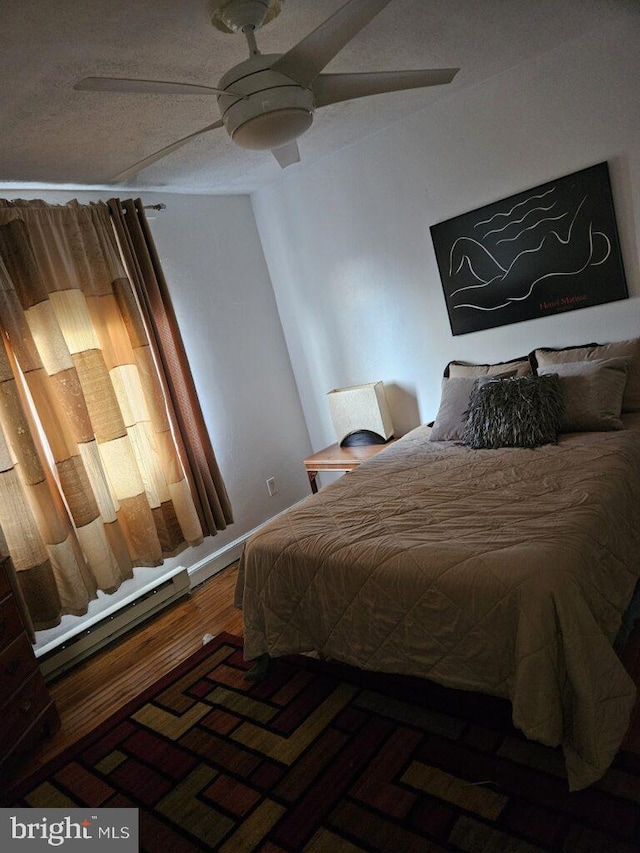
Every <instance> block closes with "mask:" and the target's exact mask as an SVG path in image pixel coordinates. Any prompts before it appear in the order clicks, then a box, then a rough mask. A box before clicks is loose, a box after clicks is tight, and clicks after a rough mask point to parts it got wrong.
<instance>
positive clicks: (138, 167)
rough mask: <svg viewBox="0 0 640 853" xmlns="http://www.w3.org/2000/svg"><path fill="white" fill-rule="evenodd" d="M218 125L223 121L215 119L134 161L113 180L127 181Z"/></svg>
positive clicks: (220, 125)
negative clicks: (211, 122) (182, 137)
mask: <svg viewBox="0 0 640 853" xmlns="http://www.w3.org/2000/svg"><path fill="white" fill-rule="evenodd" d="M217 127H222V121H214V123H213V124H208V125H207V126H206V127H203V128H201V129H200V130H196V132H195V133H190V134H189V136H185V137H184V139H179V140H178V141H177V142H172V143H171V145H167V146H165V147H164V148H161V149H160V151H156V153H155V154H150V155H149V156H148V157H145V158H144V159H142V160H138V162H137V163H134V164H133V166H129V168H128V169H125V170H124V171H123V172H119V173H118V174H117V175H114V177H113V178H112V180H114V181H126V180H127V179H128V178H132V177H133V176H134V175H135V174H137V173H138V172H140V171H142V169H146V168H147V166H150V165H151V164H152V163H155V162H156V161H157V160H161V159H162V158H163V157H166V156H167V154H171V152H172V151H176V150H177V149H178V148H181V147H182V146H183V145H184V144H185V142H189V140H190V139H194V138H195V137H196V136H200V134H202V133H208V131H210V130H215V129H216V128H217Z"/></svg>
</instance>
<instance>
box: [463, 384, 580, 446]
mask: <svg viewBox="0 0 640 853" xmlns="http://www.w3.org/2000/svg"><path fill="white" fill-rule="evenodd" d="M563 411H564V405H563V401H562V390H561V387H560V379H559V378H558V376H557V374H555V373H551V374H548V375H546V376H516V377H513V378H511V379H491V378H489V377H487V378H482V379H478V380H477V381H476V382H475V384H474V387H473V390H472V392H471V396H470V398H469V409H468V410H467V418H466V422H465V426H464V429H463V432H462V440H463V442H464V443H465V444H467V445H469V447H473V448H474V449H476V450H477V449H481V448H486V449H489V450H495V449H496V448H497V447H540V445H542V444H552V443H555V442H557V441H558V435H559V432H560V421H561V419H562V414H563Z"/></svg>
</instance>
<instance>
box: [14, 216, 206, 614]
mask: <svg viewBox="0 0 640 853" xmlns="http://www.w3.org/2000/svg"><path fill="white" fill-rule="evenodd" d="M0 333H1V335H2V341H1V342H0V554H1V555H4V554H5V553H8V554H9V555H10V556H11V559H12V563H13V566H14V568H15V571H16V578H17V580H18V582H19V586H20V589H21V591H22V595H23V598H24V600H25V602H26V606H27V607H28V610H29V613H30V616H31V620H32V622H33V625H34V627H35V628H36V630H38V629H42V628H47V627H51V626H53V625H55V624H57V623H58V622H59V620H60V617H61V615H64V614H75V615H81V614H83V613H85V612H86V608H87V604H88V602H89V600H91V598H93V597H95V595H96V591H97V590H98V589H100V590H103V591H104V592H106V593H111V592H114V591H115V590H116V589H117V588H118V587H119V585H120V584H121V583H122V581H123V580H125V579H126V578H128V577H130V576H131V575H132V568H133V567H134V566H142V565H144V566H155V565H160V564H161V563H162V561H163V560H164V559H165V558H166V557H168V556H173V555H175V554H177V553H179V552H180V551H181V550H182V549H183V548H185V547H187V545H197V544H199V543H200V542H201V541H202V538H203V526H202V525H201V523H200V521H199V512H198V510H197V509H196V506H195V504H194V501H193V497H192V490H191V488H190V482H189V479H188V478H187V476H186V474H185V470H184V465H183V459H182V453H181V448H179V447H178V446H177V445H176V443H175V441H174V438H173V430H172V425H171V422H170V420H169V416H168V412H167V403H166V400H165V395H164V393H163V388H162V382H161V380H160V378H159V376H158V373H157V370H156V367H155V358H154V354H153V352H152V349H151V346H150V342H149V337H148V335H147V331H146V328H145V323H144V321H143V318H142V316H141V313H140V310H139V307H138V302H137V300H136V297H135V294H134V292H133V290H132V287H131V284H130V282H129V279H128V278H127V276H126V272H125V269H124V266H123V263H122V258H121V256H120V253H119V249H118V244H117V241H116V238H115V234H114V230H113V225H112V220H111V216H110V212H109V208H108V207H107V205H104V204H97V205H88V206H86V205H79V204H77V203H75V202H72V203H70V204H68V205H48V204H45V203H44V202H41V201H36V202H23V201H17V202H7V201H2V200H0ZM207 532H210V531H207Z"/></svg>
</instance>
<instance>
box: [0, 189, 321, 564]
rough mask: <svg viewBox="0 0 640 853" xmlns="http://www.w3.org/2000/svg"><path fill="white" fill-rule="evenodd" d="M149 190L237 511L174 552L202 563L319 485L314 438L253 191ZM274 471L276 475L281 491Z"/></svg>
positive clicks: (24, 194)
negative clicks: (225, 523) (269, 483)
mask: <svg viewBox="0 0 640 853" xmlns="http://www.w3.org/2000/svg"><path fill="white" fill-rule="evenodd" d="M2 195H3V196H5V197H9V198H35V197H37V198H43V199H44V200H45V201H47V202H50V203H52V204H62V203H65V202H67V201H69V200H70V199H71V198H77V199H78V200H79V201H80V202H83V203H87V202H89V201H96V200H98V199H100V198H102V199H107V198H109V197H110V194H108V193H99V192H73V191H62V190H56V191H49V190H47V191H45V190H38V191H37V192H34V191H32V190H30V191H27V190H24V191H21V190H20V188H15V189H11V190H7V189H4V188H3V191H2ZM120 195H121V197H123V198H124V197H125V196H124V195H123V194H122V193H120ZM137 195H138V194H137V193H136V196H137ZM141 198H142V199H143V202H144V203H145V204H157V203H164V204H166V210H162V211H157V212H156V211H154V210H149V211H148V216H149V218H150V227H151V230H152V232H153V237H154V240H155V242H156V246H157V249H158V254H159V257H160V261H161V263H162V266H163V270H164V272H165V276H166V278H167V283H168V287H169V291H170V293H171V298H172V301H173V305H174V308H175V311H176V314H177V317H178V323H179V325H180V328H181V330H182V333H183V338H184V342H185V346H186V350H187V356H188V358H189V363H190V366H191V370H192V373H193V376H194V380H195V384H196V388H197V390H198V395H199V398H200V402H201V405H202V409H203V414H204V418H205V421H206V424H207V427H208V430H209V433H210V435H211V439H212V443H213V447H214V450H215V453H216V457H217V460H218V463H219V466H220V469H221V472H222V476H223V478H224V480H225V483H226V486H227V490H228V492H229V497H230V500H231V504H232V507H233V512H234V519H235V521H234V523H233V524H231V525H230V526H229V527H228V528H227V529H226V530H224V531H221V532H219V533H218V534H217V535H216V536H214V537H209V538H207V539H205V540H204V543H203V544H202V545H201V546H199V547H198V548H195V549H189V551H187V552H185V553H183V554H181V555H180V556H179V557H178V558H176V560H174V561H170V562H171V565H173V564H174V563H179V564H181V565H186V566H187V567H191V568H193V567H198V566H199V565H201V564H207V563H208V562H209V558H210V556H211V555H217V554H218V553H219V552H220V551H223V554H224V551H225V549H227V548H231V546H233V544H234V543H235V542H236V540H237V539H240V538H241V537H243V536H244V535H245V534H246V533H247V532H249V531H251V530H253V529H254V528H255V527H256V526H258V525H260V524H261V523H262V522H264V521H266V520H267V519H269V518H271V517H272V516H274V515H276V514H277V513H278V512H280V511H281V510H282V509H284V508H286V507H288V506H290V505H291V504H293V503H295V502H296V501H297V500H300V499H301V498H302V497H304V496H306V495H307V494H308V493H309V482H308V480H307V476H306V473H305V471H304V467H303V465H302V461H301V460H302V459H303V458H304V456H306V455H308V454H309V452H310V449H311V446H310V442H309V435H308V432H307V428H306V425H305V422H304V418H303V414H302V409H301V406H300V402H299V398H298V393H297V389H296V386H295V381H294V377H293V372H292V369H291V362H290V360H289V355H288V352H287V348H286V344H285V341H284V336H283V333H282V327H281V325H280V320H279V317H278V313H277V309H276V304H275V299H274V294H273V289H272V287H271V281H270V278H269V273H268V270H267V267H266V264H265V261H264V257H263V254H262V248H261V245H260V240H259V237H258V233H257V230H256V226H255V221H254V217H253V212H252V210H251V204H250V201H249V198H248V196H219V197H211V196H193V195H188V196H187V195H177V194H160V193H143V194H142V195H141ZM267 477H274V478H275V480H276V485H277V494H276V495H275V496H274V497H270V496H269V494H268V491H267V487H266V482H265V481H266V479H267Z"/></svg>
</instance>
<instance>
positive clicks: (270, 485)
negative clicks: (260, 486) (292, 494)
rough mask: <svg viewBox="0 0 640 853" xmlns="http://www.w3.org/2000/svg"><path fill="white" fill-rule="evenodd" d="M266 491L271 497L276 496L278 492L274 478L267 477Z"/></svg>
mask: <svg viewBox="0 0 640 853" xmlns="http://www.w3.org/2000/svg"><path fill="white" fill-rule="evenodd" d="M267 491H268V492H269V494H270V495H271V497H273V496H274V495H275V494H277V492H278V490H277V488H276V478H275V477H269V478H268V480H267Z"/></svg>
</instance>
